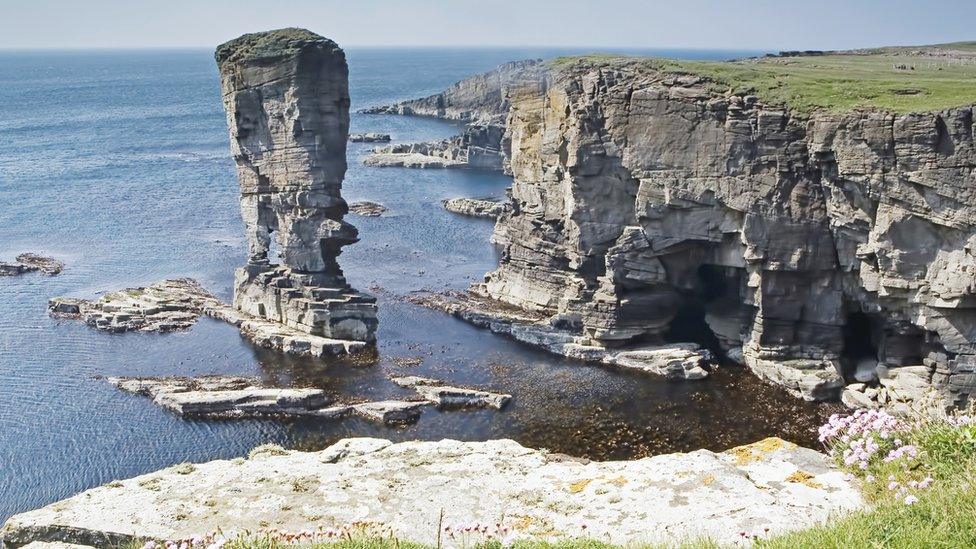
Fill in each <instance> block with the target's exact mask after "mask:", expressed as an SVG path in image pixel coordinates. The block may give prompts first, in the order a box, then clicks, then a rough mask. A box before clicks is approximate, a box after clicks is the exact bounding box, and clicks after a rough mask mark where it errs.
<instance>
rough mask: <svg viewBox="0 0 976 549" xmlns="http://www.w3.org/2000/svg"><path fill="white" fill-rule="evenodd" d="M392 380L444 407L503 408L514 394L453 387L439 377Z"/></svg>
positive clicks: (398, 378) (395, 378)
mask: <svg viewBox="0 0 976 549" xmlns="http://www.w3.org/2000/svg"><path fill="white" fill-rule="evenodd" d="M391 381H393V383H396V384H397V385H399V386H401V387H409V388H411V389H413V390H415V391H417V393H419V394H420V396H422V397H424V399H426V400H428V401H430V402H432V403H434V404H436V405H437V406H439V407H442V408H452V407H458V408H465V407H487V408H495V409H496V410H501V409H502V408H504V407H505V405H506V404H508V401H510V400H512V395H507V394H503V393H492V392H490V391H482V390H479V389H466V388H464V387H452V386H450V385H446V384H445V383H444V382H443V381H440V380H438V379H430V378H426V377H418V376H404V377H394V378H391Z"/></svg>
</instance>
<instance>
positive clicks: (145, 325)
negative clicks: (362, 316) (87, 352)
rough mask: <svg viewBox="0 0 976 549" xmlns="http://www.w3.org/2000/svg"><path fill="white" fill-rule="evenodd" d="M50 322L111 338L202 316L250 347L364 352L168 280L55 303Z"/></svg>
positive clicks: (179, 325) (183, 324)
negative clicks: (70, 323) (77, 322)
mask: <svg viewBox="0 0 976 549" xmlns="http://www.w3.org/2000/svg"><path fill="white" fill-rule="evenodd" d="M48 310H49V312H50V314H51V316H54V317H58V318H79V319H81V320H84V321H85V323H87V324H88V325H90V326H92V327H93V328H96V329H99V330H104V331H108V332H128V331H141V332H170V331H176V330H185V329H188V328H190V327H191V326H193V324H195V323H196V321H197V319H198V318H199V317H200V316H201V315H206V316H209V317H212V318H216V319H218V320H222V321H224V322H227V323H230V324H233V325H234V326H236V327H237V328H238V329H240V331H241V335H243V336H244V337H245V338H247V339H249V340H250V341H251V342H253V343H255V344H257V345H260V346H261V347H266V348H269V349H275V350H278V351H282V352H285V353H289V354H295V355H307V356H314V357H322V356H331V355H339V354H349V353H355V352H360V351H363V350H365V349H366V343H365V342H363V341H354V340H349V339H334V338H328V337H323V336H319V335H314V334H310V333H308V332H307V331H305V330H298V329H295V328H292V327H290V326H288V325H286V324H283V323H281V322H278V321H276V320H269V319H267V318H263V317H257V316H252V315H250V314H248V313H245V312H242V311H239V310H237V309H235V308H234V307H232V306H230V305H227V304H225V303H221V302H220V300H218V299H217V298H216V297H214V296H213V295H211V294H210V293H209V292H207V291H206V290H205V289H203V287H202V286H200V284H199V283H198V282H197V281H195V280H192V279H189V278H180V279H174V280H163V281H161V282H157V283H155V284H152V285H150V286H147V287H145V288H126V289H124V290H120V291H118V292H111V293H108V294H105V295H103V296H102V297H100V298H99V299H97V300H95V301H89V300H85V299H74V298H66V297H55V298H52V299H51V300H49V302H48Z"/></svg>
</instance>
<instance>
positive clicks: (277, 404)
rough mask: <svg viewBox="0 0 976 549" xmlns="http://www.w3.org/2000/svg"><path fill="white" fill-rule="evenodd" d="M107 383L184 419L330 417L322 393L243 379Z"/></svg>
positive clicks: (117, 379)
mask: <svg viewBox="0 0 976 549" xmlns="http://www.w3.org/2000/svg"><path fill="white" fill-rule="evenodd" d="M107 381H108V382H109V383H111V384H112V385H115V386H116V387H118V388H119V389H121V390H123V391H126V392H129V393H135V394H139V395H143V396H148V397H150V398H152V399H153V402H155V403H156V404H157V405H159V406H161V407H163V408H166V409H167V410H170V411H172V412H175V413H176V414H179V415H181V416H184V417H210V418H214V417H225V418H229V417H260V416H268V415H287V416H298V415H319V412H323V414H322V415H328V414H329V412H330V409H329V408H328V405H329V404H330V402H331V399H330V398H329V397H328V396H327V395H326V394H325V391H322V390H321V389H287V388H272V387H262V386H261V385H260V383H259V381H258V380H256V379H253V378H244V377H226V376H202V377H196V378H187V377H162V378H159V377H154V378H126V377H110V378H107Z"/></svg>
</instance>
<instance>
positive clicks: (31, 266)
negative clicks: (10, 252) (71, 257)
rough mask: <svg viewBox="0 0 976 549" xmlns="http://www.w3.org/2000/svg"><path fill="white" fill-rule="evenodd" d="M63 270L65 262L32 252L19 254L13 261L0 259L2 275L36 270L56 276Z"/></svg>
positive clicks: (14, 274)
mask: <svg viewBox="0 0 976 549" xmlns="http://www.w3.org/2000/svg"><path fill="white" fill-rule="evenodd" d="M62 270H64V263H62V262H60V261H58V260H57V259H54V258H53V257H45V256H42V255H37V254H32V253H22V254H20V255H18V256H17V257H16V259H15V261H14V262H13V263H8V262H6V261H0V276H16V275H20V274H24V273H30V272H34V271H41V272H42V273H44V274H46V275H48V276H54V275H56V274H58V273H60V272H61V271H62Z"/></svg>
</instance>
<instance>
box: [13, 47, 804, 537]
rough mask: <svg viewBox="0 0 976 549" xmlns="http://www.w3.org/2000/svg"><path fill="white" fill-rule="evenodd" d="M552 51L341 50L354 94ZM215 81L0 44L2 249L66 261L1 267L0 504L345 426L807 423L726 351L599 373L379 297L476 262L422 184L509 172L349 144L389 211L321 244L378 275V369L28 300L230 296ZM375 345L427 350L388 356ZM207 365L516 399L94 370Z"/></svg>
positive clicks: (551, 443) (671, 432) (368, 121)
mask: <svg viewBox="0 0 976 549" xmlns="http://www.w3.org/2000/svg"><path fill="white" fill-rule="evenodd" d="M559 53H564V52H552V51H549V52H546V51H515V50H508V51H450V50H426V51H421V50H358V51H357V50H354V51H351V52H349V62H350V67H351V69H350V78H351V87H352V90H351V92H352V97H353V108H354V109H356V108H359V107H364V106H369V105H374V104H380V103H388V102H391V101H393V100H396V99H404V98H409V97H415V96H421V95H426V94H429V93H433V92H435V91H438V90H440V89H442V88H444V87H446V86H447V85H449V84H451V83H453V82H454V81H456V80H458V79H460V78H463V77H465V76H468V75H470V74H473V73H476V72H481V71H485V70H488V69H490V68H492V67H493V66H495V65H496V64H498V63H501V62H504V61H509V60H512V59H519V58H527V57H538V56H551V55H554V54H559ZM671 53H675V52H671ZM677 53H678V55H684V56H694V57H705V58H719V57H730V56H738V55H741V54H740V53H729V52H677ZM218 90H219V88H218V80H217V74H216V69H215V67H214V64H213V61H212V59H211V56H210V53H209V52H203V51H194V52H153V53H147V52H139V53H132V52H113V53H0V201H2V206H0V257H2V258H3V259H12V258H13V256H14V255H16V254H17V253H19V252H22V251H36V252H43V253H46V254H50V255H53V256H56V257H59V258H62V259H64V260H65V262H66V263H67V268H66V270H65V271H64V273H63V274H61V275H60V276H57V277H51V278H49V277H46V276H43V275H37V274H30V275H26V276H22V277H13V278H5V279H0V519H3V518H5V517H6V516H8V515H10V514H12V513H15V512H18V511H23V510H27V509H30V508H34V507H37V506H40V505H43V504H45V503H48V502H51V501H54V500H57V499H60V498H63V497H66V496H69V495H71V494H73V493H75V492H78V491H80V490H83V489H85V488H88V487H91V486H94V485H98V484H102V483H105V482H108V481H110V480H112V479H116V478H125V477H130V476H133V475H138V474H141V473H146V472H148V471H151V470H155V469H158V468H161V467H165V466H168V465H172V464H174V463H179V462H182V461H187V460H189V461H204V460H210V459H215V458H224V457H231V456H237V455H242V454H244V453H246V452H247V451H248V450H249V449H250V448H252V447H254V446H256V445H258V444H261V443H265V442H275V443H279V444H282V445H285V446H289V447H297V448H321V447H323V446H325V445H328V444H330V443H331V442H334V441H335V440H336V439H338V438H341V437H346V436H380V437H389V438H393V439H397V440H403V439H417V438H425V439H439V438H443V437H453V438H459V439H468V440H482V439H488V438H498V437H510V438H514V439H516V440H519V441H520V442H522V443H524V444H527V445H531V446H536V447H548V448H551V449H554V450H557V451H562V452H566V453H571V454H576V455H582V456H588V457H593V458H600V459H609V458H629V457H634V456H643V455H647V454H652V453H660V452H668V451H676V450H687V449H692V448H697V447H702V446H705V447H709V448H715V449H718V448H724V447H727V446H730V445H732V444H737V443H745V442H751V441H753V440H755V439H757V438H760V437H765V436H769V435H781V436H786V437H787V438H791V439H794V440H797V441H801V442H809V441H810V431H809V429H810V427H811V426H812V425H813V424H814V423H815V422H816V421H817V419H816V417H815V416H816V415H817V414H820V413H822V412H823V409H821V408H816V407H813V406H811V405H807V404H803V403H800V402H797V401H795V400H793V399H791V398H789V397H786V396H784V395H783V394H782V393H780V392H779V391H776V390H773V389H771V388H768V387H765V386H763V385H761V384H759V383H758V382H756V381H755V380H754V379H753V378H752V377H750V376H749V375H747V374H745V373H744V372H743V371H742V370H741V369H738V368H729V369H724V370H722V371H720V372H719V373H718V374H716V375H715V376H713V377H712V378H711V379H709V380H708V381H705V382H699V383H674V382H665V381H662V380H660V379H656V378H653V377H648V376H642V375H633V374H627V373H622V372H615V371H611V370H606V369H603V368H599V367H592V366H586V365H582V364H579V363H574V362H571V361H567V360H562V359H558V358H555V357H552V356H549V355H546V354H542V353H539V352H536V351H534V350H532V349H530V348H528V347H525V346H522V345H520V344H517V343H514V342H511V341H508V340H505V339H502V338H500V337H498V336H494V335H491V334H489V333H487V332H484V331H480V330H477V329H474V328H472V327H470V326H468V325H466V324H464V323H461V322H460V321H457V320H454V319H452V318H450V317H447V316H446V315H443V314H440V313H436V312H432V311H428V310H425V309H421V308H418V307H415V306H412V305H409V304H404V303H402V302H400V301H398V300H396V299H394V298H391V297H388V296H389V295H396V294H403V293H406V292H409V291H411V290H417V289H422V288H432V289H442V288H447V287H452V288H463V287H465V286H467V285H468V284H470V283H471V282H472V281H474V280H478V279H480V277H481V276H482V274H483V273H484V272H486V271H488V270H490V269H491V268H492V267H493V266H494V264H495V256H494V252H493V250H492V248H491V246H490V245H489V243H488V236H489V233H490V230H491V223H489V222H486V221H483V220H472V219H466V218H461V217H457V216H453V215H450V214H448V213H447V212H445V211H443V210H442V208H441V206H440V200H441V199H443V198H449V197H455V196H479V197H480V196H498V195H501V194H502V193H503V192H504V189H505V187H506V186H508V185H509V184H510V181H509V180H508V178H506V177H504V176H502V175H499V174H491V173H478V172H460V171H414V170H404V169H392V168H390V169H376V168H365V167H363V166H362V164H361V163H360V161H359V158H360V157H361V156H362V155H363V154H365V152H366V150H367V148H368V147H369V146H368V145H361V144H350V148H349V158H350V163H349V172H348V175H347V177H346V181H345V186H344V187H345V189H344V193H345V196H346V197H347V198H348V199H349V200H350V201H355V200H365V199H369V200H375V201H378V202H381V203H383V204H385V205H386V206H387V207H389V208H390V210H391V215H389V216H387V217H381V218H361V217H356V216H350V220H351V221H352V222H353V223H354V224H356V225H357V226H358V227H359V228H360V232H361V237H362V242H360V243H359V244H357V245H354V246H352V247H351V248H348V249H347V251H346V252H345V253H344V254H343V256H342V257H341V258H340V261H341V263H342V265H343V267H344V269H345V272H346V275H347V277H348V279H349V280H350V281H351V282H352V284H353V285H355V286H356V287H357V288H360V289H364V290H366V289H368V288H371V287H380V288H383V289H384V290H385V292H384V293H383V294H382V295H381V300H380V331H379V334H378V336H379V342H380V343H379V351H380V358H379V360H378V362H377V363H375V364H372V365H367V366H358V367H357V366H351V365H349V364H347V363H343V362H341V361H331V362H330V361H311V360H296V359H289V358H285V357H282V356H280V355H277V354H275V353H271V352H268V351H264V350H261V349H256V348H254V347H252V346H251V345H249V344H248V343H247V342H245V341H243V340H242V339H241V337H240V336H239V334H238V333H237V330H236V329H235V328H233V327H231V326H228V325H225V324H222V323H219V322H216V321H210V320H206V319H204V320H202V321H201V322H200V323H199V324H198V325H197V326H196V327H194V328H193V329H192V330H190V331H188V332H185V333H178V334H168V335H159V334H124V335H108V334H104V333H100V332H96V331H94V330H92V329H90V328H88V327H87V326H85V325H84V324H82V323H79V322H72V321H57V320H53V319H51V318H49V317H48V316H47V314H46V309H45V307H46V302H47V299H48V298H49V297H51V296H56V295H72V296H78V297H94V296H96V295H97V294H99V293H100V292H105V291H110V290H114V289H119V288H122V287H125V286H132V285H145V284H149V283H152V282H155V281H157V280H160V279H162V278H166V277H177V276H191V277H195V278H197V279H199V280H200V281H201V282H202V283H203V284H204V285H205V286H207V287H208V288H210V289H211V290H213V291H214V292H216V293H217V294H218V295H220V296H221V297H223V298H225V299H227V298H229V297H230V289H231V284H232V280H233V269H234V267H235V266H237V265H240V264H242V263H243V260H244V242H243V237H242V226H241V222H240V219H239V212H238V209H237V197H238V194H237V183H236V179H235V174H234V166H233V162H232V160H231V158H230V155H229V152H228V140H227V129H226V127H225V120H224V114H223V111H222V108H221V105H220V100H219V91H218ZM352 129H353V131H381V132H388V133H391V134H392V135H393V136H394V137H395V139H396V141H416V140H426V139H433V138H440V137H446V136H448V135H451V134H452V133H454V132H455V130H456V128H455V127H453V126H451V125H450V124H448V123H444V122H439V121H433V120H424V119H410V118H403V117H394V116H359V115H354V116H353V122H352ZM387 292H388V293H387ZM393 357H422V358H423V360H424V361H423V364H421V365H420V366H413V367H401V366H397V365H396V364H395V363H394V362H393V361H392V358H393ZM204 373H220V374H247V375H257V376H261V377H263V378H265V379H266V380H267V381H268V382H269V383H277V384H283V385H288V384H296V383H297V384H302V385H315V386H320V387H324V388H327V389H328V390H330V391H333V392H335V393H336V394H337V395H354V396H369V397H377V396H389V395H397V394H405V392H404V391H403V390H401V389H399V388H396V387H394V386H393V385H392V384H391V383H389V382H388V381H387V380H386V378H387V376H388V375H390V374H392V373H412V374H419V375H431V376H437V377H442V378H444V379H448V380H451V381H456V382H460V383H468V384H472V385H477V386H483V387H491V388H495V389H499V390H504V391H506V392H511V393H512V394H514V395H515V400H514V401H513V403H512V405H510V406H509V407H508V408H507V409H506V410H505V411H504V412H501V413H493V412H489V411H471V412H446V413H440V412H438V411H436V410H428V411H426V412H424V415H423V417H422V418H421V420H420V422H419V423H417V424H416V425H413V426H409V427H406V428H400V429H392V428H385V427H381V426H376V425H374V424H372V423H368V422H365V421H361V420H358V419H347V420H343V421H341V422H336V421H308V420H305V421H294V422H284V423H282V422H274V421H187V420H183V419H180V418H178V417H176V416H174V415H172V414H170V413H167V412H165V411H163V410H161V409H159V408H157V407H155V406H153V405H152V404H151V403H150V402H149V400H148V399H145V398H141V397H136V396H132V395H127V394H123V393H121V392H118V391H116V390H114V389H112V388H110V387H109V386H107V384H105V383H104V382H102V381H99V380H98V379H96V376H100V375H110V374H124V375H175V374H186V375H192V374H204Z"/></svg>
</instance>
